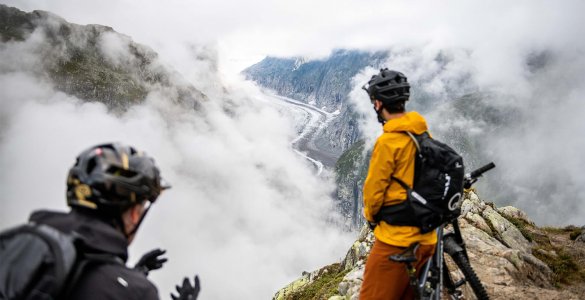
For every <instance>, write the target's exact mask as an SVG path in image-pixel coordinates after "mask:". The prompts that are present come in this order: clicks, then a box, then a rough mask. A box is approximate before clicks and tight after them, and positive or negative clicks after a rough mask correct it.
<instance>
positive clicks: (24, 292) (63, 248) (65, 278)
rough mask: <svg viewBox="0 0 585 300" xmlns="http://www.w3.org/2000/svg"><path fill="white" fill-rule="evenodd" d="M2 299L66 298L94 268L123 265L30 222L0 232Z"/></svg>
mask: <svg viewBox="0 0 585 300" xmlns="http://www.w3.org/2000/svg"><path fill="white" fill-rule="evenodd" d="M0 261H1V263H0V299H3V300H4V299H67V298H68V297H67V296H68V294H69V293H70V292H71V289H70V288H71V287H73V286H74V285H75V283H76V281H77V280H78V279H79V277H80V276H81V274H82V273H83V271H84V270H85V269H86V268H88V267H89V266H91V265H94V264H103V263H117V264H123V262H122V261H121V260H120V259H117V258H115V257H114V256H112V255H110V254H89V253H85V251H84V244H83V241H82V239H81V238H80V237H79V236H77V235H76V234H75V233H71V234H66V233H63V232H61V231H59V230H57V229H55V228H53V227H50V226H48V225H39V224H35V223H29V224H25V225H21V226H18V227H16V228H13V229H9V230H7V231H4V232H2V233H0Z"/></svg>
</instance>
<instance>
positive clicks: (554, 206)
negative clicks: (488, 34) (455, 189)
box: [350, 44, 585, 225]
mask: <svg viewBox="0 0 585 300" xmlns="http://www.w3.org/2000/svg"><path fill="white" fill-rule="evenodd" d="M541 46H542V47H543V48H526V49H522V51H518V52H517V53H523V54H522V55H520V54H518V55H512V56H511V57H509V58H508V60H507V61H506V63H505V64H498V65H496V66H489V67H486V60H482V59H476V58H477V57H478V56H483V55H486V53H484V52H483V51H484V49H482V48H481V47H480V48H479V49H478V48H473V47H472V48H466V49H460V48H454V49H452V48H441V49H436V48H434V47H431V46H429V47H423V48H415V49H412V48H406V49H405V48H394V49H391V50H390V51H391V53H392V54H391V55H390V58H389V59H388V60H387V61H386V62H384V63H382V64H381V65H380V66H376V67H382V66H386V67H389V68H391V69H396V70H401V71H403V72H404V73H405V74H407V76H408V77H409V81H410V82H411V83H412V85H413V88H412V93H413V96H412V97H411V100H410V101H409V103H408V105H407V108H409V109H414V110H418V111H421V112H423V113H424V114H425V116H426V117H427V120H428V123H429V128H430V130H431V132H432V133H433V134H434V135H435V137H437V138H439V139H441V140H443V141H445V142H447V143H449V144H451V145H453V146H454V147H455V148H456V149H458V150H459V151H461V152H462V154H463V155H464V157H465V158H466V162H467V167H468V168H469V169H470V170H471V169H473V168H477V167H479V166H480V165H483V164H485V163H487V162H489V161H491V160H493V161H495V162H496V165H497V166H498V167H497V168H496V170H494V171H491V172H490V173H489V174H487V175H486V179H483V180H482V181H481V182H480V184H479V185H478V187H479V188H480V191H481V192H482V195H483V196H484V197H485V198H486V199H488V200H489V201H495V202H496V203H497V204H498V205H515V206H517V207H519V208H521V209H523V210H525V211H526V212H527V213H528V214H529V216H530V217H532V218H533V219H534V220H535V221H537V223H538V224H542V225H568V224H582V223H583V220H582V218H581V216H582V214H583V212H585V205H584V204H583V203H584V202H583V201H582V197H581V196H579V195H580V191H579V187H581V186H583V185H584V184H585V176H583V174H582V172H580V171H579V170H580V169H581V167H582V166H584V165H585V159H584V158H583V156H582V155H580V154H579V151H581V150H580V149H583V148H584V147H585V143H584V142H583V139H579V138H574V135H575V134H577V135H578V133H579V132H581V131H583V130H585V122H584V121H583V118H582V117H580V116H581V115H582V113H583V112H584V111H585V105H583V103H582V102H581V101H579V100H578V99H583V98H585V90H584V88H583V87H582V82H583V80H584V79H585V56H583V55H582V53H583V52H582V50H581V49H582V48H581V47H580V46H579V45H577V44H576V45H575V46H577V48H575V47H571V48H563V49H559V48H558V47H556V45H553V44H550V45H541ZM478 52H479V54H478ZM500 55H501V54H497V55H496V57H499V56H500ZM491 59H493V57H491ZM488 61H489V60H488ZM495 69H497V70H498V72H497V74H500V76H495V75H496V72H495ZM377 73H378V69H375V68H372V67H369V68H366V69H364V70H362V71H361V72H360V73H359V74H358V75H356V76H355V78H354V83H353V84H354V88H353V90H352V92H351V93H350V98H351V99H352V103H353V104H354V106H355V107H356V108H357V110H358V111H359V112H361V114H362V119H361V122H362V128H363V131H364V133H365V136H366V137H367V139H368V141H369V142H370V144H372V143H373V141H374V140H375V138H376V137H377V136H378V135H379V134H380V133H381V131H380V126H379V124H377V122H376V118H375V114H374V112H373V110H372V107H371V104H370V103H369V101H368V100H369V99H368V98H367V96H366V94H365V93H364V92H363V91H362V90H361V88H360V87H361V85H363V84H364V83H365V82H367V81H368V80H369V78H370V76H371V75H373V74H377ZM478 100H479V101H478Z"/></svg>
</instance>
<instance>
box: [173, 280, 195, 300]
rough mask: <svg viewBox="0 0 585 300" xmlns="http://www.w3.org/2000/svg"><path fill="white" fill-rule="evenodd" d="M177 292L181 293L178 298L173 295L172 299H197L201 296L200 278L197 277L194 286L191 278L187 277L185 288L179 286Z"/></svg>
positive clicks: (184, 282)
mask: <svg viewBox="0 0 585 300" xmlns="http://www.w3.org/2000/svg"><path fill="white" fill-rule="evenodd" d="M176 288H177V292H179V295H178V296H175V295H174V294H173V293H171V298H172V299H173V300H195V299H197V295H199V291H200V290H201V287H200V285H199V276H197V275H195V285H194V286H192V285H191V282H190V281H189V278H187V277H185V279H183V286H178V285H177V287H176Z"/></svg>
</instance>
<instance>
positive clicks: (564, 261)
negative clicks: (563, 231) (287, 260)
mask: <svg viewBox="0 0 585 300" xmlns="http://www.w3.org/2000/svg"><path fill="white" fill-rule="evenodd" d="M545 248H548V249H550V247H545ZM545 248H539V249H545ZM553 250H555V252H556V255H548V254H544V253H543V252H539V251H535V252H534V256H536V257H537V258H539V259H540V260H542V261H543V262H544V263H546V264H547V265H548V266H549V267H550V268H551V270H552V272H553V278H552V280H553V284H555V285H556V286H557V287H560V284H573V283H577V282H585V270H583V268H582V267H581V266H579V264H577V262H576V261H575V258H574V257H573V256H572V255H570V254H569V253H567V252H566V251H565V250H564V249H562V248H555V247H553ZM549 251H550V250H549Z"/></svg>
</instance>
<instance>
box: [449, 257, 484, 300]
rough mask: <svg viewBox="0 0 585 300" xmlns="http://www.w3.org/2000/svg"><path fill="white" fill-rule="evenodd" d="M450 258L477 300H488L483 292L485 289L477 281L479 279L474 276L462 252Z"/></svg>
mask: <svg viewBox="0 0 585 300" xmlns="http://www.w3.org/2000/svg"><path fill="white" fill-rule="evenodd" d="M451 258H453V261H454V262H455V264H457V267H459V270H461V272H462V273H463V275H464V276H465V279H466V282H467V283H469V285H470V286H471V289H472V290H473V293H474V294H475V296H476V297H477V299H478V300H489V299H490V298H489V296H488V294H487V292H486V290H485V287H484V286H483V284H482V283H481V281H480V280H479V277H477V274H475V271H474V270H473V269H472V268H471V265H470V264H469V261H468V260H467V257H466V256H465V254H464V253H463V252H457V253H454V254H453V256H451Z"/></svg>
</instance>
